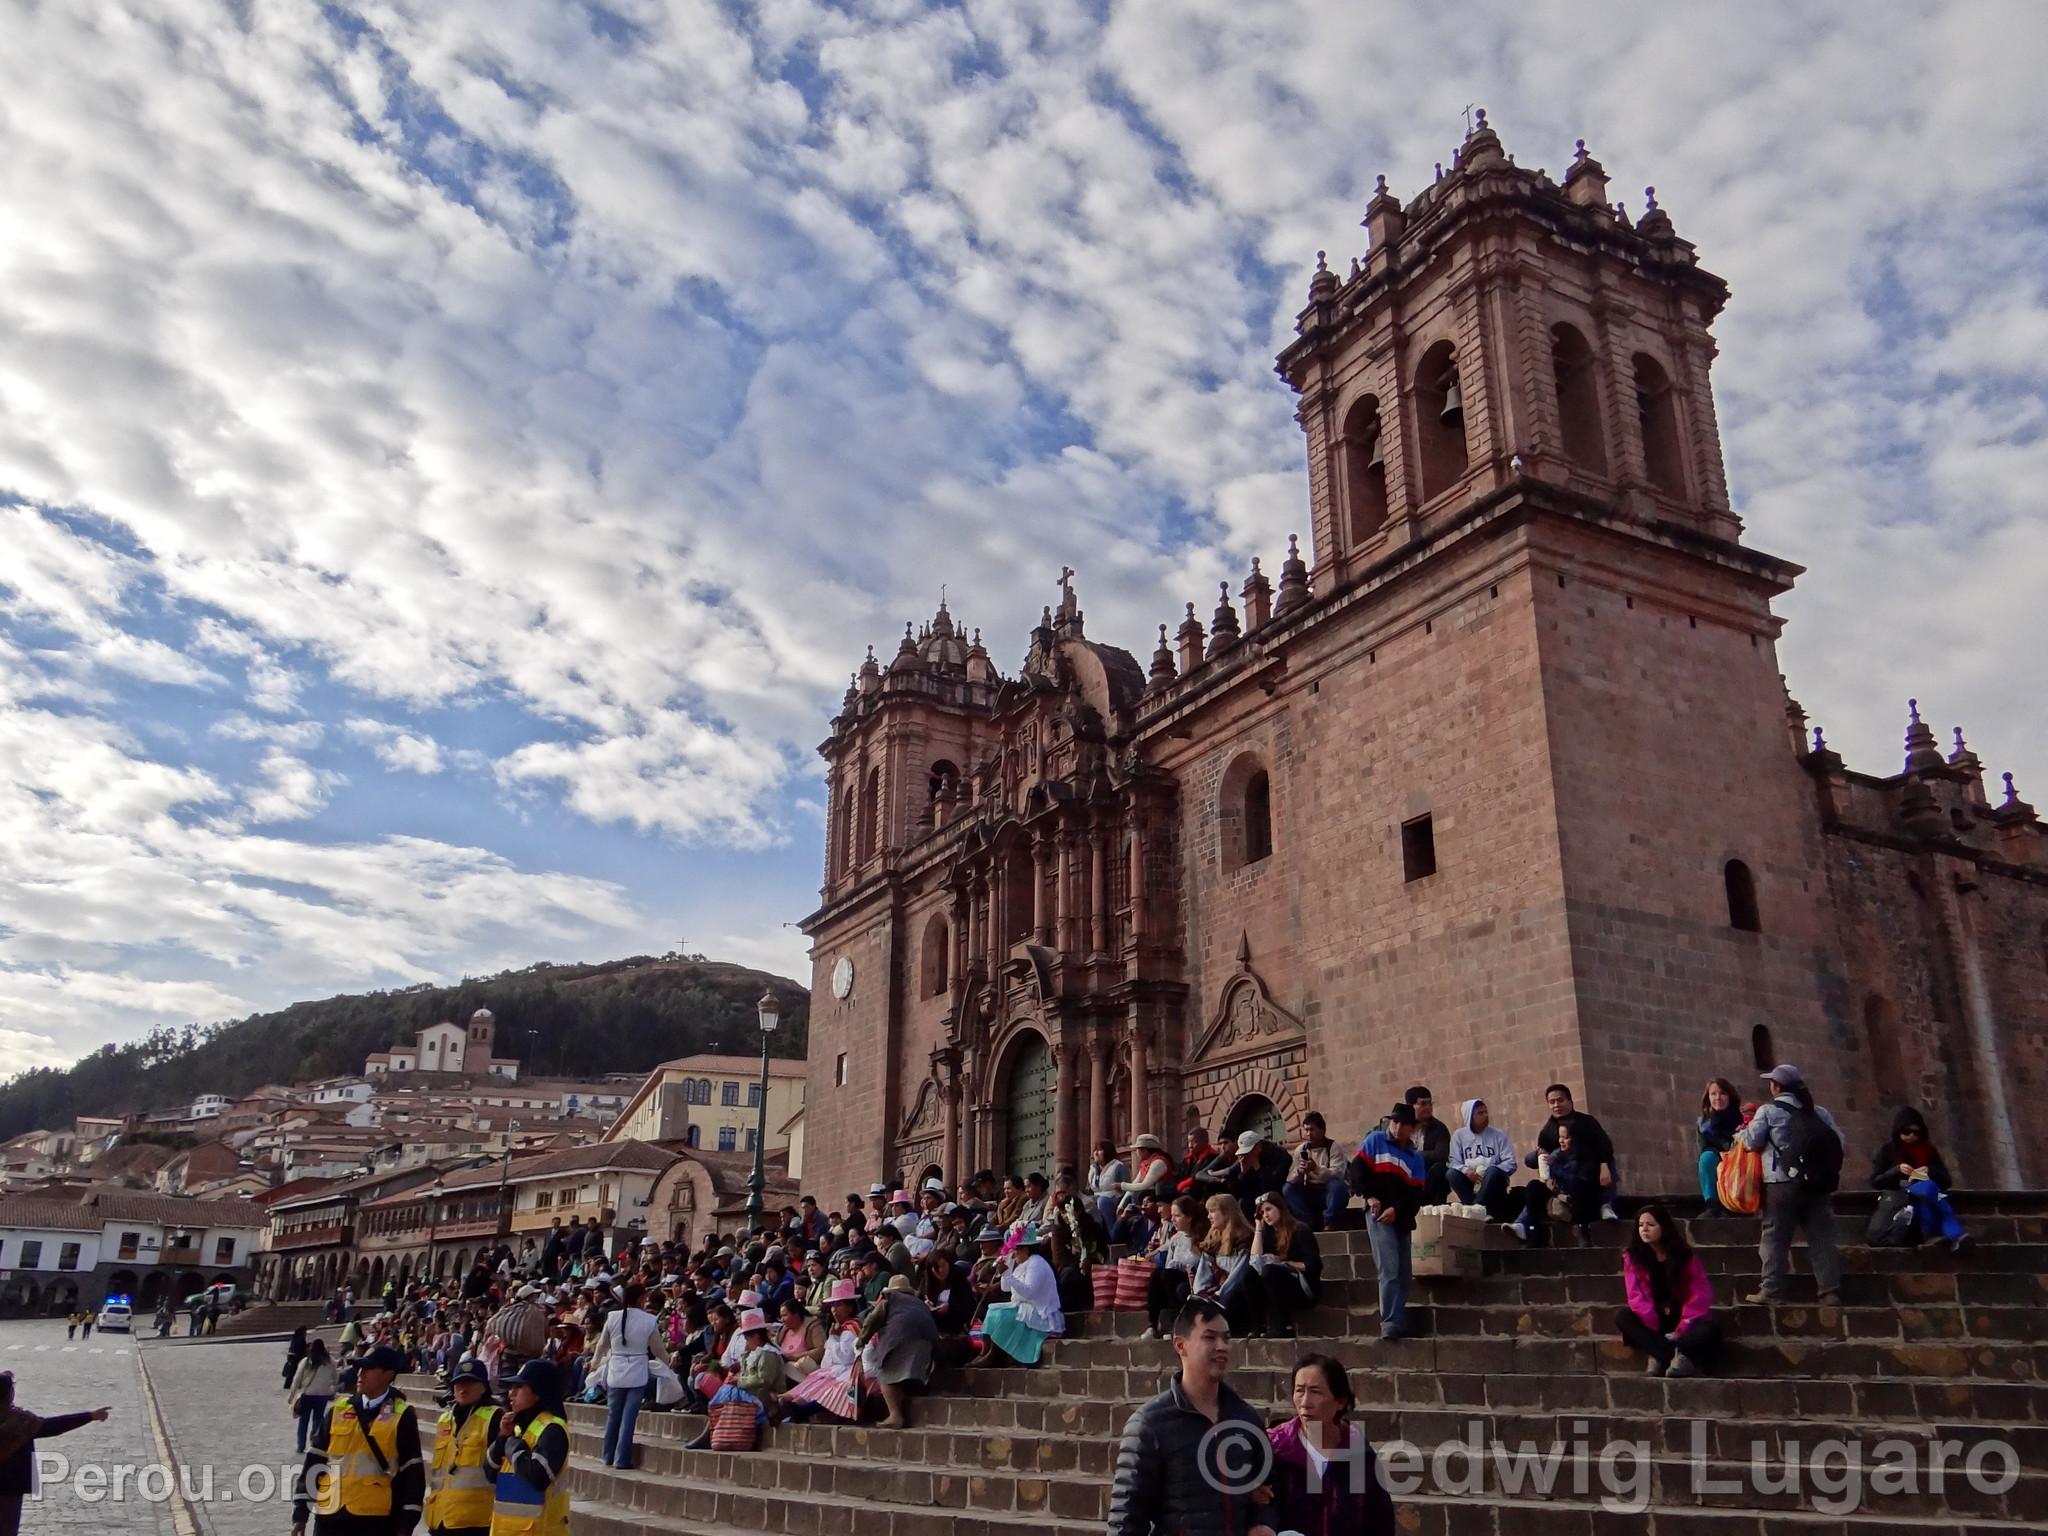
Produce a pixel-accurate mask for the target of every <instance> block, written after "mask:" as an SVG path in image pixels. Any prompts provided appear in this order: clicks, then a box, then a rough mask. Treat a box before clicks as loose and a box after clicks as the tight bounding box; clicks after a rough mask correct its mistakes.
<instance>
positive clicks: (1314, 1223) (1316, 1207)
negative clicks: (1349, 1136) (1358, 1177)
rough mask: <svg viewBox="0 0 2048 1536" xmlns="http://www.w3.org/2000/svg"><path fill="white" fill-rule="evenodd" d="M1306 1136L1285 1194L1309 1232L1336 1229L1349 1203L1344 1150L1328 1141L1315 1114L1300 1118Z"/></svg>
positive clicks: (1327, 1136) (1295, 1215)
mask: <svg viewBox="0 0 2048 1536" xmlns="http://www.w3.org/2000/svg"><path fill="white" fill-rule="evenodd" d="M1301 1124H1302V1130H1303V1131H1304V1132H1305V1134H1304V1136H1303V1138H1302V1143H1301V1147H1300V1149H1299V1150H1298V1151H1297V1152H1296V1153H1295V1154H1294V1166H1293V1167H1292V1168H1290V1169H1289V1170H1288V1173H1287V1183H1286V1185H1285V1187H1284V1194H1285V1196H1286V1200H1287V1208H1288V1209H1289V1210H1290V1211H1292V1212H1293V1213H1294V1219H1295V1220H1296V1221H1298V1222H1300V1223H1301V1224H1302V1225H1303V1226H1305V1227H1307V1228H1308V1229H1309V1230H1310V1231H1311V1232H1316V1231H1320V1230H1321V1229H1322V1228H1324V1227H1325V1226H1332V1227H1333V1226H1335V1225H1336V1224H1337V1220H1338V1218H1339V1217H1340V1216H1342V1215H1343V1214H1344V1209H1345V1207H1346V1206H1348V1205H1349V1204H1350V1203H1351V1187H1350V1186H1349V1185H1348V1184H1346V1183H1345V1182H1344V1164H1345V1163H1346V1162H1347V1161H1348V1159H1347V1158H1346V1157H1345V1155H1344V1149H1343V1148H1342V1147H1340V1146H1338V1145H1337V1143H1336V1142H1334V1141H1332V1140H1331V1139H1330V1134H1329V1130H1328V1125H1327V1122H1326V1121H1325V1120H1324V1119H1323V1117H1322V1114H1321V1113H1320V1112H1319V1111H1317V1110H1313V1109H1312V1110H1310V1111H1309V1112H1308V1113H1307V1114H1306V1115H1304V1116H1303V1117H1302V1121H1301Z"/></svg>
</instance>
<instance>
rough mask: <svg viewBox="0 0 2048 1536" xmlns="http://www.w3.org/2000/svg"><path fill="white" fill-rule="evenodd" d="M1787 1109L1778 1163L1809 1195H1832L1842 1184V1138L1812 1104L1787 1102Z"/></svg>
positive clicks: (1787, 1175)
mask: <svg viewBox="0 0 2048 1536" xmlns="http://www.w3.org/2000/svg"><path fill="white" fill-rule="evenodd" d="M1785 1112H1786V1115H1787V1117H1788V1123H1787V1125H1786V1127H1785V1145H1784V1146H1783V1147H1782V1148H1780V1149H1779V1152H1778V1162H1779V1164H1780V1166H1782V1167H1783V1169H1784V1170H1785V1174H1786V1177H1788V1178H1789V1179H1790V1180H1791V1181H1792V1182H1793V1183H1794V1184H1797V1185H1798V1186H1799V1187H1800V1188H1801V1189H1803V1190H1805V1191H1806V1192H1807V1193H1808V1194H1813V1195H1832V1194H1833V1193H1834V1192H1835V1191H1836V1190H1838V1189H1840V1188H1841V1187H1842V1138H1841V1137H1839V1136H1837V1135H1836V1134H1835V1133H1834V1132H1833V1131H1832V1130H1830V1129H1829V1128H1828V1123H1827V1121H1825V1120H1823V1119H1821V1117H1820V1112H1819V1111H1818V1110H1816V1109H1815V1108H1814V1107H1813V1106H1812V1105H1811V1104H1788V1105H1786V1106H1785Z"/></svg>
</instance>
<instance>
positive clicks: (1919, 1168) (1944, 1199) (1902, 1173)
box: [1870, 1106, 1971, 1253]
mask: <svg viewBox="0 0 2048 1536" xmlns="http://www.w3.org/2000/svg"><path fill="white" fill-rule="evenodd" d="M1950 1182H1951V1180H1950V1178H1949V1171H1948V1164H1946V1163H1944V1162H1943V1161H1942V1160H1941V1153H1940V1152H1938V1151H1937V1150H1935V1146H1934V1140H1933V1138H1932V1137H1930V1136H1929V1135H1928V1134H1927V1121H1926V1119H1925V1118H1924V1117H1923V1116H1922V1115H1921V1113H1920V1111H1919V1110H1917V1109H1913V1108H1911V1107H1910V1106H1909V1107H1907V1108H1905V1109H1901V1110H1900V1111H1899V1112H1898V1113H1897V1114H1896V1115H1894V1116H1893V1117H1892V1138H1891V1140H1890V1141H1888V1142H1886V1143H1885V1144H1884V1145H1883V1146H1881V1147H1879V1148H1878V1149H1877V1154H1876V1156H1874V1157H1873V1158H1872V1159H1871V1173H1870V1184H1871V1187H1872V1188H1873V1189H1903V1190H1905V1192H1906V1194H1907V1196H1908V1198H1910V1199H1911V1200H1912V1202H1913V1219H1914V1222H1915V1224H1916V1225H1917V1226H1918V1228H1919V1230H1920V1235H1921V1237H1923V1238H1929V1237H1932V1238H1939V1239H1940V1240H1941V1241H1943V1242H1945V1243H1947V1244H1948V1246H1949V1248H1950V1250H1951V1251H1952V1252H1955V1253H1968V1252H1969V1251H1970V1247H1971V1238H1970V1234H1969V1233H1967V1232H1965V1231H1964V1230H1963V1223H1962V1221H1961V1219H1960V1218H1959V1217H1958V1216H1957V1215H1956V1208H1955V1207H1954V1206H1953V1205H1951V1204H1949V1199H1948V1195H1947V1194H1946V1193H1945V1191H1947V1189H1948V1188H1949V1185H1950Z"/></svg>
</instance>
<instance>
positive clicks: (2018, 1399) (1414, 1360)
mask: <svg viewBox="0 0 2048 1536" xmlns="http://www.w3.org/2000/svg"><path fill="white" fill-rule="evenodd" d="M1427 1348H1430V1346H1427V1341H1425V1339H1411V1341H1407V1343H1395V1346H1382V1343H1378V1341H1376V1339H1374V1341H1370V1343H1368V1346H1366V1348H1364V1350H1360V1348H1358V1346H1339V1350H1346V1352H1348V1354H1350V1356H1352V1358H1350V1360H1348V1362H1346V1364H1348V1366H1352V1368H1354V1374H1352V1389H1354V1391H1356V1393H1358V1397H1360V1401H1364V1403H1374V1405H1413V1407H1464V1405H1473V1407H1513V1409H1550V1411H1569V1409H1573V1407H1579V1405H1585V1407H1589V1409H1599V1407H1616V1409H1634V1411H1640V1413H1659V1415H1663V1413H1737V1411H1747V1413H1751V1415H1755V1413H1772V1415H1788V1417H1827V1415H1835V1417H1839V1419H1843V1421H1890V1419H1921V1421H1931V1419H1937V1421H1952V1419H2009V1421H2034V1423H2048V1384H2044V1382H2038V1380H1980V1378H1970V1376H1946V1378H1944V1376H1917V1378H1915V1376H1884V1378H1878V1376H1876V1374H1874V1372H1872V1374H1870V1376H1864V1378H1855V1376H1833V1378H1821V1376H1782V1378H1776V1380H1772V1378H1757V1376H1753V1374H1747V1376H1745V1374H1739V1372H1731V1374H1722V1376H1714V1378H1688V1380H1661V1378H1655V1376H1647V1374H1642V1364H1640V1358H1624V1356H1620V1354H1616V1356H1614V1358H1612V1362H1610V1360H1608V1358H1606V1356H1602V1362H1604V1366H1610V1368H1604V1370H1597V1372H1579V1374H1569V1372H1552V1370H1530V1372H1503V1370H1481V1372H1468V1370H1444V1368H1436V1366H1432V1364H1430V1360H1427V1356H1425V1350H1427ZM1395 1352H1407V1354H1411V1360H1407V1362H1403V1364H1401V1366H1399V1368H1389V1364H1386V1362H1389V1358H1391V1356H1393V1354H1395ZM1360 1358H1364V1360H1366V1364H1364V1368H1360ZM961 1374H971V1376H975V1378H977V1380H975V1382H971V1384H961V1382H954V1380H946V1372H940V1374H938V1378H934V1386H936V1389H934V1393H932V1395H928V1397H924V1399H920V1405H918V1415H920V1417H918V1421H920V1423H942V1425H948V1427H991V1430H1001V1427H1026V1430H1036V1427H1044V1430H1051V1432H1061V1430H1071V1432H1075V1434H1090V1432H1098V1430H1096V1425H1098V1423H1102V1425H1104V1430H1100V1432H1104V1434H1110V1432H1114V1430H1116V1427H1120V1425H1122V1419H1124V1417H1128V1409H1130V1405H1133V1403H1141V1401H1145V1399H1149V1397H1151V1395H1155V1393H1157V1391H1159V1389H1161V1384H1163V1380H1165V1372H1163V1370H1161V1372H1137V1370H1133V1372H1104V1376H1106V1380H1104V1386H1108V1384H1110V1380H1108V1376H1120V1378H1122V1384H1120V1386H1118V1391H1114V1393H1110V1391H1100V1393H1096V1391H1075V1389H1073V1386H1069V1384H1063V1382H1061V1380H1059V1378H1061V1376H1069V1374H1081V1376H1090V1378H1092V1376H1096V1372H1061V1370H1038V1372H1032V1370H973V1372H952V1376H961ZM1231 1384H1233V1386H1235V1389H1237V1391H1239V1393H1241V1395H1243V1397H1245V1399H1247V1401H1249V1403H1251V1405H1253V1407H1262V1409H1274V1411H1282V1409H1284V1405H1286V1393H1288V1389H1290V1384H1292V1382H1290V1378H1288V1372H1286V1370H1255V1372H1247V1370H1233V1374H1231ZM1794 1405H1796V1407H1794Z"/></svg>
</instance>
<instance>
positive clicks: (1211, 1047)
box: [1188, 939, 1307, 1066]
mask: <svg viewBox="0 0 2048 1536" xmlns="http://www.w3.org/2000/svg"><path fill="white" fill-rule="evenodd" d="M1306 1036H1307V1031H1306V1030H1305V1029H1304V1028H1303V1027H1302V1022H1301V1020H1300V1019H1298V1018H1296V1017H1295V1016H1294V1015H1293V1014H1291V1013H1289V1012H1288V1011H1287V1010H1286V1009H1285V1008H1282V1007H1281V1006H1280V1005H1279V1004H1278V1003H1276V1002H1274V1001H1273V994H1272V993H1271V992H1269V991H1268V990H1267V989H1266V983H1265V979H1264V978H1263V977H1261V976H1260V975H1259V973H1258V972H1257V971H1255V970H1253V969H1252V966H1251V952H1250V948H1249V946H1248V945H1247V944H1246V943H1245V942H1244V941H1243V940H1242V939H1240V940H1239V941H1238V947H1237V969H1236V970H1235V971H1234V972H1232V973H1231V976H1230V979H1229V980H1228V981H1226V982H1224V984H1223V989H1222V991H1221V992H1220V993H1219V994H1218V995H1217V999H1216V1009H1215V1011H1214V1012H1213V1013H1212V1014H1211V1015H1210V1017H1209V1022H1208V1024H1207V1025H1205V1026H1204V1028H1203V1030H1202V1036H1201V1039H1200V1040H1199V1041H1197V1042H1196V1045H1195V1049H1194V1050H1193V1052H1191V1053H1190V1055H1189V1057H1188V1064H1189V1065H1190V1066H1193V1065H1196V1064H1197V1063H1200V1064H1204V1065H1210V1064H1214V1063H1216V1062H1220V1061H1229V1060H1232V1059H1233V1058H1235V1057H1239V1056H1255V1055H1264V1054H1266V1053H1267V1052H1269V1051H1272V1050H1274V1049H1275V1048H1276V1047H1279V1046H1284V1045H1293V1044H1297V1043H1299V1042H1300V1041H1301V1040H1303V1039H1305V1038H1306Z"/></svg>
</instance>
